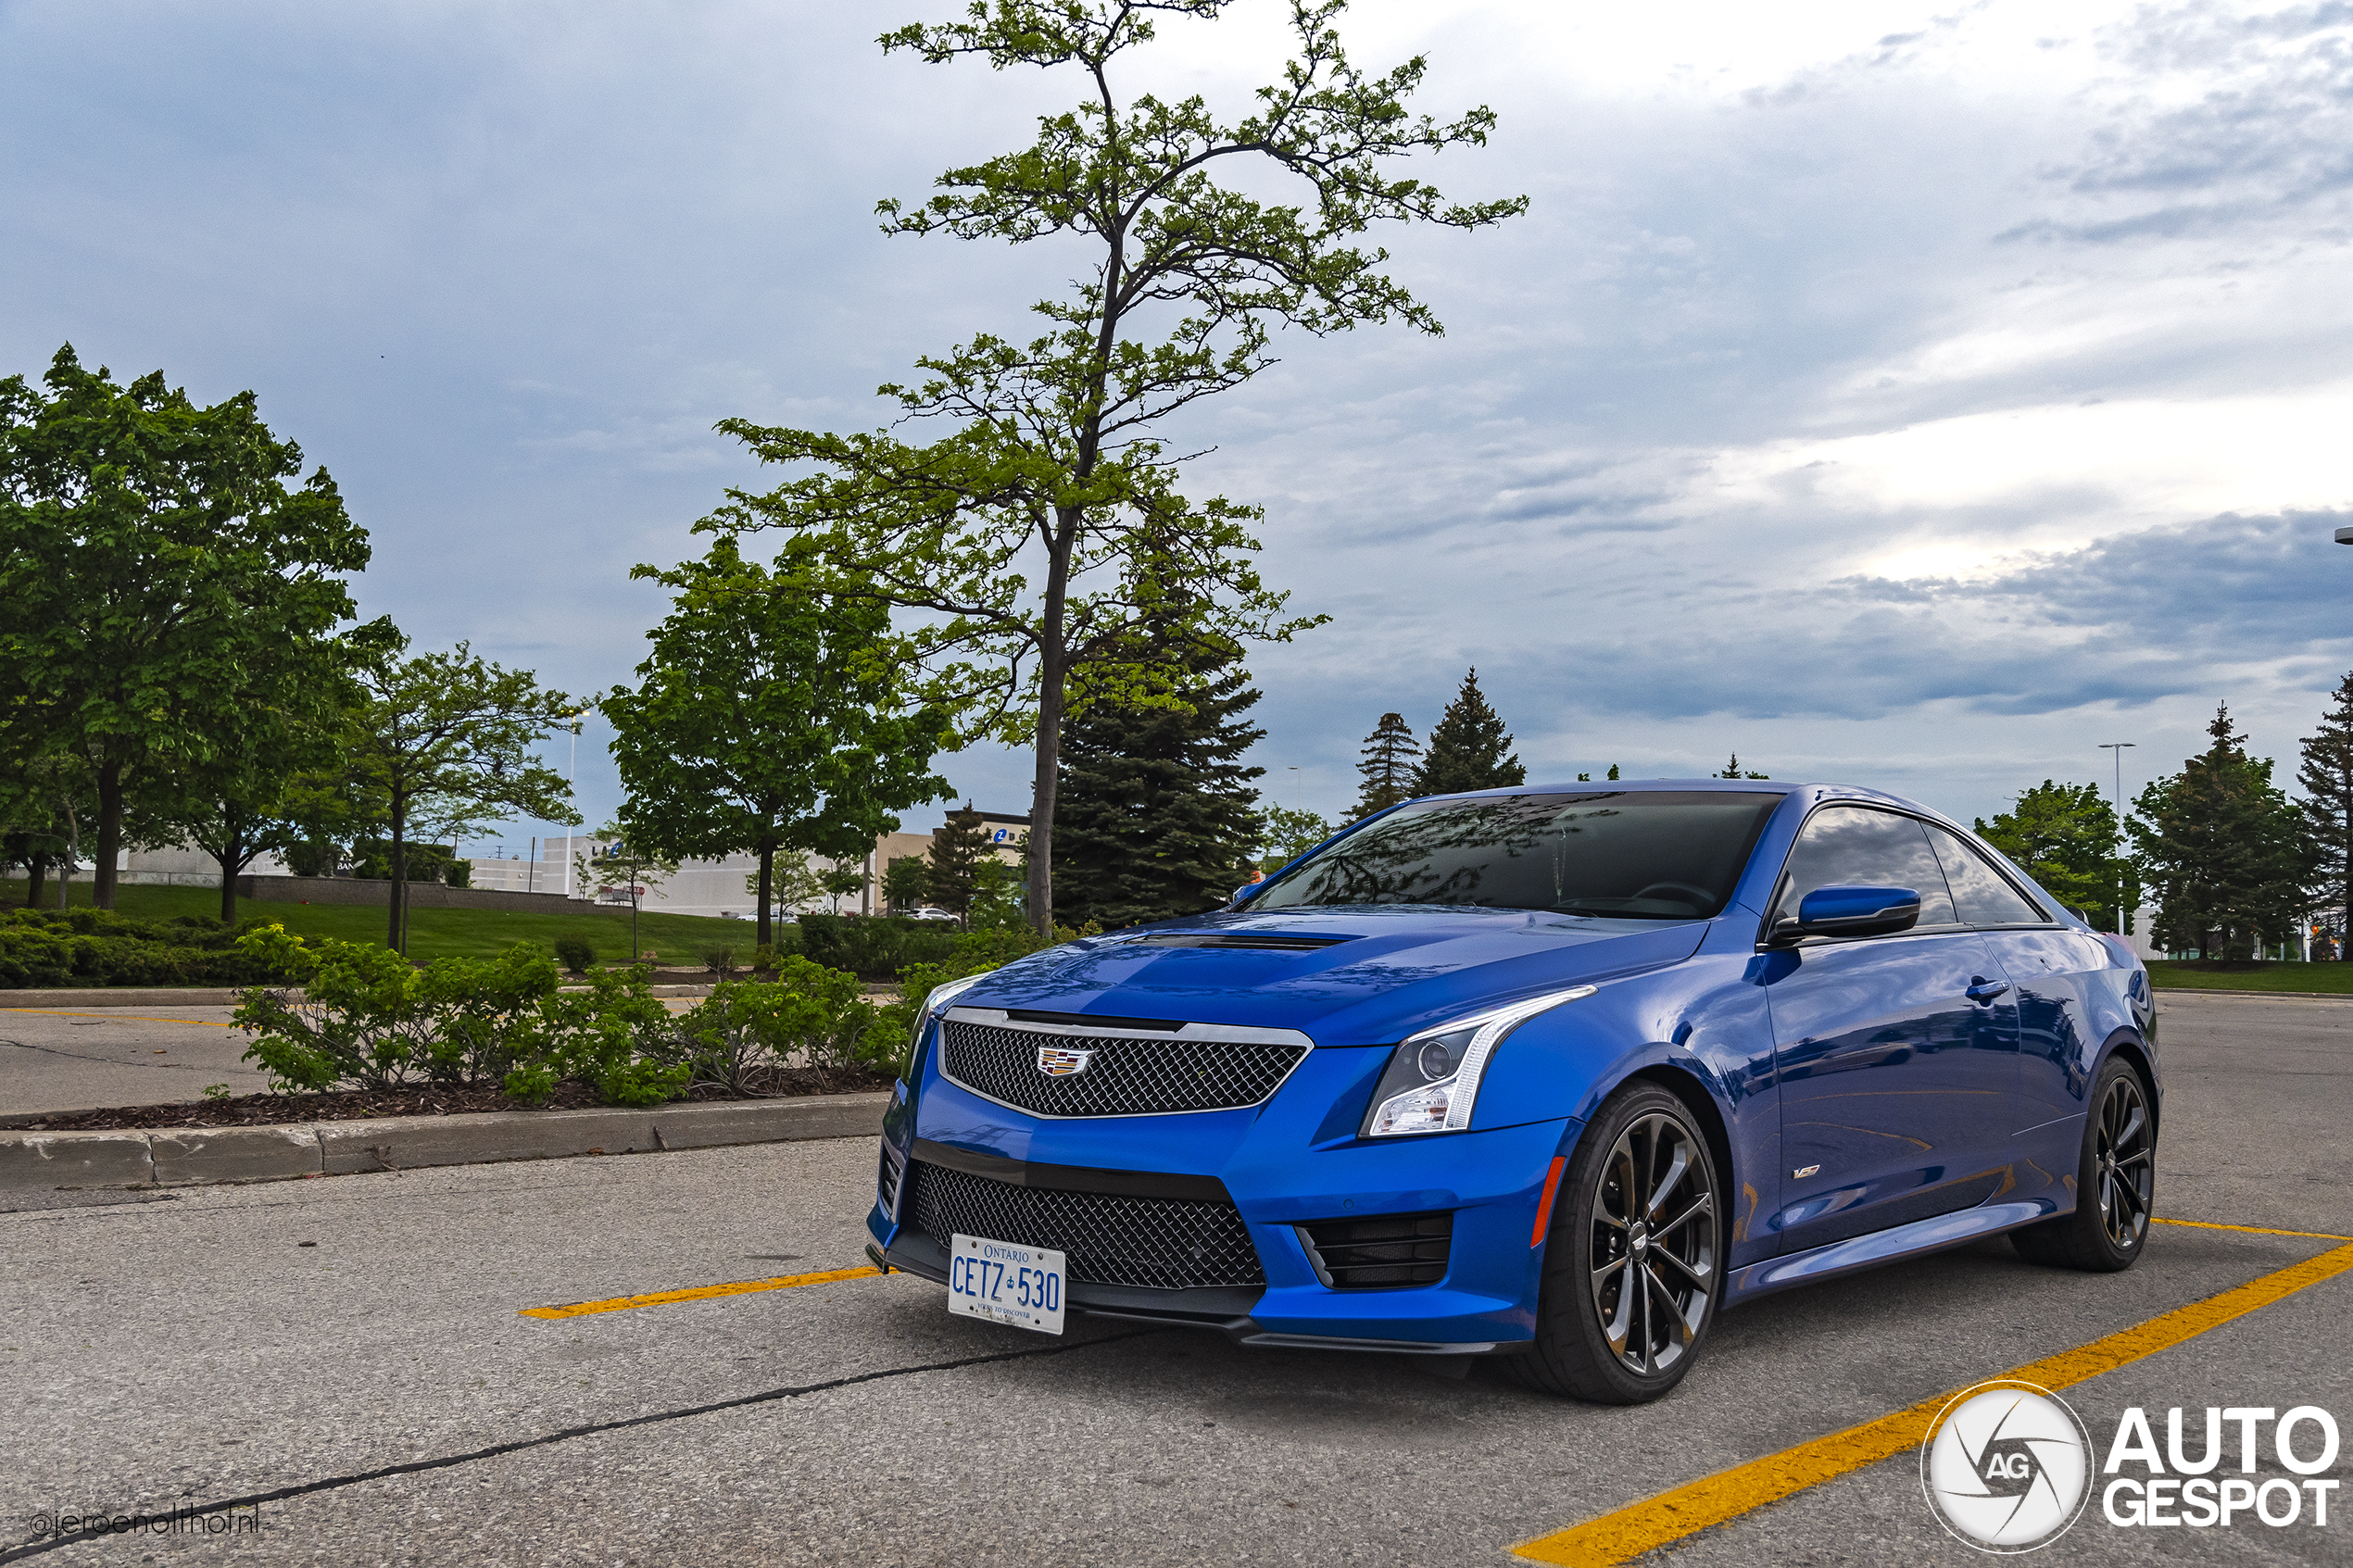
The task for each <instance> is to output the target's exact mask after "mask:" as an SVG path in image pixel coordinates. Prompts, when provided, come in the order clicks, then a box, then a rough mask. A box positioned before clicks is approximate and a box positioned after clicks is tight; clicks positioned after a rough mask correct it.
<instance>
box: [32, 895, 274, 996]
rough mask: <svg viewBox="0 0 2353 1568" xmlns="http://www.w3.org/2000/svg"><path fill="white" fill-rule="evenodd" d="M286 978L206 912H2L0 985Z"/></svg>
mask: <svg viewBox="0 0 2353 1568" xmlns="http://www.w3.org/2000/svg"><path fill="white" fill-rule="evenodd" d="M285 978H287V976H285V975H283V974H282V973H281V972H278V971H277V970H274V969H272V968H271V967H270V966H269V965H268V963H267V962H265V961H260V960H256V959H254V958H253V957H251V956H250V955H248V954H246V953H245V952H243V951H242V950H240V949H239V948H238V947H237V946H236V933H235V932H234V931H233V930H232V929H231V928H230V927H228V926H226V925H224V924H222V923H221V922H219V921H217V920H214V919H212V918H211V917H209V916H207V915H176V916H173V917H172V918H170V919H169V920H142V919H138V918H135V917H132V916H130V915H120V914H116V913H114V912H113V911H111V910H107V909H7V910H0V988H5V989H18V988H22V987H29V986H44V985H73V986H99V985H254V984H257V983H261V982H268V981H272V980H283V979H285Z"/></svg>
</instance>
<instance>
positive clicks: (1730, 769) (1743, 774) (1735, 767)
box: [1609, 751, 1773, 779]
mask: <svg viewBox="0 0 2353 1568" xmlns="http://www.w3.org/2000/svg"><path fill="white" fill-rule="evenodd" d="M1609 776H1610V777H1611V778H1613V779H1614V778H1616V777H1617V769H1615V768H1612V769H1611V770H1610V771H1609ZM1709 776H1710V777H1711V778H1718V779H1769V778H1771V777H1772V776H1773V775H1772V774H1770V773H1752V772H1747V771H1743V769H1742V767H1741V754H1740V753H1739V752H1737V751H1735V752H1733V753H1732V759H1731V760H1730V762H1727V763H1725V764H1724V771H1722V772H1720V773H1713V774H1710V775H1709Z"/></svg>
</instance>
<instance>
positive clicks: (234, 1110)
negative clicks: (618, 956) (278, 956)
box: [9, 1067, 892, 1133]
mask: <svg viewBox="0 0 2353 1568" xmlns="http://www.w3.org/2000/svg"><path fill="white" fill-rule="evenodd" d="M891 1083H892V1079H891V1076H890V1074H889V1073H875V1072H871V1071H869V1070H867V1069H865V1068H839V1067H769V1068H762V1069H761V1070H760V1071H759V1072H757V1073H755V1074H753V1076H752V1078H751V1081H750V1086H751V1087H752V1088H753V1089H754V1090H755V1091H757V1092H756V1093H754V1094H751V1095H731V1094H728V1093H726V1092H725V1091H724V1090H721V1089H696V1090H694V1091H693V1092H692V1093H690V1094H688V1095H687V1096H686V1100H687V1102H689V1103H696V1102H704V1101H713V1100H736V1099H788V1098H797V1097H799V1096H802V1095H847V1094H857V1093H861V1092H862V1091H865V1090H869V1089H887V1088H888V1087H890V1085H891ZM601 1103H602V1102H601V1101H599V1100H598V1098H597V1092H596V1090H594V1089H593V1088H591V1087H589V1086H588V1085H585V1084H562V1085H558V1086H557V1089H556V1092H555V1093H554V1095H552V1096H550V1097H549V1098H548V1100H547V1104H545V1105H531V1104H527V1103H526V1102H524V1101H522V1100H519V1099H513V1098H510V1097H508V1096H507V1095H504V1094H501V1093H500V1092H499V1091H498V1090H497V1089H469V1088H461V1087H458V1086H456V1085H447V1084H433V1085H423V1086H421V1087H417V1088H407V1089H349V1090H343V1091H339V1092H332V1093H328V1094H295V1095H233V1096H230V1097H228V1098H222V1099H208V1100H199V1101H197V1102H195V1104H193V1105H125V1106H117V1107H115V1108H113V1109H110V1110H77V1111H60V1112H58V1113H57V1115H54V1116H49V1117H45V1118H44V1119H43V1120H41V1121H38V1122H29V1123H19V1124H18V1125H17V1126H15V1127H13V1128H10V1129H9V1130H10V1131H12V1132H44V1133H94V1132H118V1131H133V1132H146V1131H151V1130H156V1129H160V1128H167V1127H269V1126H281V1125H284V1124H286V1123H296V1122H362V1121H367V1120H369V1119H371V1118H373V1117H378V1116H455V1115H462V1114H464V1113H466V1112H468V1111H478V1110H588V1109H591V1108H594V1107H597V1106H598V1105H600V1104H601ZM672 1103H673V1104H675V1103H678V1102H676V1101H673V1102H672Z"/></svg>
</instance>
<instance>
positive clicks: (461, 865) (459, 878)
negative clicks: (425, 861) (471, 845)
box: [441, 860, 474, 887]
mask: <svg viewBox="0 0 2353 1568" xmlns="http://www.w3.org/2000/svg"><path fill="white" fill-rule="evenodd" d="M441 880H442V881H444V882H446V883H447V884H449V885H450V886H452V887H472V885H473V884H474V863H473V862H472V860H452V861H450V862H449V863H448V864H447V865H446V866H444V867H442V868H441Z"/></svg>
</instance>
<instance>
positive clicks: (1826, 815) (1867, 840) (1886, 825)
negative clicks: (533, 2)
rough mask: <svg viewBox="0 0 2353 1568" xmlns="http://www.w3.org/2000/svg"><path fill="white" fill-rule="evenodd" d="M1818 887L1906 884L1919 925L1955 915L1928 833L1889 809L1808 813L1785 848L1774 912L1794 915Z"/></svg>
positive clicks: (1838, 808)
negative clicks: (1916, 902)
mask: <svg viewBox="0 0 2353 1568" xmlns="http://www.w3.org/2000/svg"><path fill="white" fill-rule="evenodd" d="M1818 887H1908V888H1911V889H1912V890H1913V891H1915V892H1917V893H1918V894H1919V896H1920V923H1921V924H1922V925H1950V924H1951V923H1952V922H1953V921H1954V918H1955V917H1954V914H1953V899H1952V897H1951V895H1949V894H1948V893H1946V892H1945V890H1944V872H1943V871H1942V870H1941V869H1939V868H1938V866H1937V863H1936V852H1935V851H1934V850H1932V849H1931V848H1930V847H1928V834H1926V833H1924V832H1922V831H1921V828H1920V824H1919V822H1915V821H1913V820H1912V819H1911V818H1909V817H1899V816H1897V815H1896V814H1895V813H1894V812H1893V811H1874V810H1872V809H1870V808H1869V807H1867V806H1829V807H1825V808H1824V809H1821V810H1819V811H1817V812H1815V813H1814V816H1813V819H1812V820H1811V821H1810V822H1807V823H1806V831H1805V832H1804V833H1802V834H1798V837H1797V847H1795V848H1793V849H1792V850H1791V851H1790V855H1789V886H1788V889H1787V891H1785V892H1784V893H1783V894H1782V895H1781V902H1780V915H1781V916H1788V917H1794V916H1795V915H1796V913H1797V907H1798V905H1799V904H1801V903H1802V902H1804V901H1805V898H1806V895H1807V894H1808V893H1811V892H1813V891H1814V890H1815V889H1816V888H1818Z"/></svg>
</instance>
